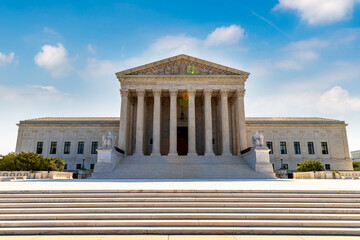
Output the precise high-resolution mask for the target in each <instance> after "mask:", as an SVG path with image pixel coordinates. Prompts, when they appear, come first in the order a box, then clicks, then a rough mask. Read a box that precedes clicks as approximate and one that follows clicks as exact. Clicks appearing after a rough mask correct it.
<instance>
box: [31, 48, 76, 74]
mask: <svg viewBox="0 0 360 240" xmlns="http://www.w3.org/2000/svg"><path fill="white" fill-rule="evenodd" d="M67 55H68V53H67V50H66V49H65V47H64V46H63V45H62V44H61V43H58V44H57V46H51V45H44V46H42V47H41V51H40V52H38V53H37V54H36V56H35V57H34V60H35V63H36V64H37V65H38V66H39V67H42V68H44V69H46V70H47V71H48V72H50V74H51V75H52V76H53V77H55V78H59V77H63V76H66V75H67V74H68V72H69V70H70V63H69V59H68V56H67Z"/></svg>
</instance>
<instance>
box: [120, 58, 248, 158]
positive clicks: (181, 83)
mask: <svg viewBox="0 0 360 240" xmlns="http://www.w3.org/2000/svg"><path fill="white" fill-rule="evenodd" d="M116 75H117V77H118V79H119V81H120V82H121V90H120V93H121V116H120V118H121V119H122V120H121V121H120V129H119V130H120V131H119V148H120V149H122V150H125V152H126V155H134V156H147V155H150V156H160V155H168V156H177V155H187V156H198V155H206V156H214V155H216V156H231V155H239V154H240V151H241V150H244V149H245V148H246V147H247V144H246V139H247V137H246V128H245V113H244V93H245V89H244V83H245V81H246V79H247V77H248V75H249V73H246V72H243V71H240V70H236V69H232V68H228V67H225V66H222V65H218V64H214V63H210V62H207V61H204V60H200V59H197V58H193V57H190V56H186V55H179V56H176V57H172V58H169V59H165V60H162V61H158V62H155V63H151V64H147V65H144V66H140V67H137V68H133V69H129V70H126V71H123V72H119V73H117V74H116ZM184 145H187V146H184Z"/></svg>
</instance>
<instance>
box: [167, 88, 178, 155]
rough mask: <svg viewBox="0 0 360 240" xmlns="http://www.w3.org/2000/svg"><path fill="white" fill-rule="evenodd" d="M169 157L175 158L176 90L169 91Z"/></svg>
mask: <svg viewBox="0 0 360 240" xmlns="http://www.w3.org/2000/svg"><path fill="white" fill-rule="evenodd" d="M169 93H170V134H169V141H170V142H169V146H170V147H169V156H177V155H178V152H177V95H178V90H177V89H170V90H169Z"/></svg>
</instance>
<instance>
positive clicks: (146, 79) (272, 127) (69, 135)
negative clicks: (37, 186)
mask: <svg viewBox="0 0 360 240" xmlns="http://www.w3.org/2000/svg"><path fill="white" fill-rule="evenodd" d="M116 75H117V77H118V79H119V81H120V83H121V89H120V92H121V121H120V123H119V119H118V118H117V119H116V118H44V119H32V120H26V121H21V122H20V123H19V124H18V125H19V134H18V142H17V147H16V151H17V152H20V151H36V145H37V142H39V141H43V142H44V146H43V148H44V153H43V154H44V155H45V156H50V155H49V148H50V142H54V141H57V142H58V149H59V151H58V152H59V153H58V154H56V155H57V156H59V157H63V158H64V159H65V160H66V161H67V163H68V169H72V168H73V167H74V164H78V163H81V162H80V161H79V160H82V159H83V158H85V159H86V164H90V163H91V164H94V163H96V154H91V153H90V147H91V146H90V145H91V142H93V141H98V142H99V144H100V143H101V136H102V135H103V134H105V133H106V132H107V131H111V132H112V133H113V134H116V136H118V144H117V147H118V148H120V149H122V150H124V151H125V153H126V154H125V156H129V157H132V158H134V157H135V158H142V159H145V160H144V161H145V163H146V161H147V160H146V157H147V156H149V159H150V157H152V158H151V159H153V160H152V161H156V157H157V156H158V157H160V156H167V159H169V157H170V159H171V157H173V159H176V157H179V155H180V156H185V157H186V156H188V157H193V158H194V157H195V158H194V159H196V157H197V156H199V157H200V156H205V157H209V158H214V156H215V158H216V157H217V158H218V159H220V161H221V159H222V158H224V159H225V158H226V157H236V156H238V157H239V158H241V151H243V150H245V149H247V148H248V147H251V146H252V144H251V136H252V135H253V134H255V132H256V131H259V132H261V133H262V134H263V135H264V137H265V142H266V143H267V142H271V143H272V146H273V151H272V153H271V154H270V160H271V163H272V164H273V165H274V167H275V169H277V168H279V167H280V159H283V162H284V164H287V166H288V167H289V169H290V170H294V169H295V168H296V166H297V164H299V163H300V162H301V161H303V160H306V159H308V158H311V159H318V160H320V161H321V162H323V163H324V164H329V165H328V167H330V168H331V170H351V169H352V165H351V159H350V156H349V150H348V143H347V136H346V124H345V123H344V122H343V121H338V120H330V119H322V118H245V109H244V95H245V81H246V79H247V78H248V76H249V73H246V72H243V71H240V70H237V69H232V68H228V67H225V66H222V65H218V64H214V63H211V62H208V61H204V60H201V59H197V58H193V57H190V56H186V55H179V56H176V57H172V58H169V59H164V60H161V61H158V62H154V63H150V64H146V65H143V66H140V67H136V68H132V69H129V70H126V71H122V72H119V73H117V74H116ZM65 141H71V142H73V143H72V144H71V147H72V148H73V149H71V151H70V152H71V153H70V154H62V153H61V152H62V151H63V147H64V146H63V144H64V142H65ZM79 141H83V142H85V152H84V154H83V156H78V154H76V149H75V148H76V146H77V145H76V144H77V142H79ZM280 142H285V143H286V148H287V151H286V153H285V154H284V153H281V152H280ZM309 142H310V143H312V144H313V150H314V151H313V154H312V153H311V154H309V149H308V143H309ZM324 143H326V148H327V152H326V153H324V152H323V149H322V148H323V146H322V145H324ZM294 144H296V145H297V146H296V147H297V149H296V150H295V146H294ZM299 149H300V150H299ZM296 151H297V152H296ZM144 157H145V158H144ZM129 159H130V158H129ZM154 159H155V160H154ZM159 159H160V158H159ZM204 161H206V159H205V160H204ZM216 161H217V160H216ZM125 162H126V161H125Z"/></svg>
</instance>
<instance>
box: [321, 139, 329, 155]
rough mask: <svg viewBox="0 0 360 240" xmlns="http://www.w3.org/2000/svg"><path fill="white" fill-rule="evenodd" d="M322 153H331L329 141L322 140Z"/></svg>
mask: <svg viewBox="0 0 360 240" xmlns="http://www.w3.org/2000/svg"><path fill="white" fill-rule="evenodd" d="M321 150H322V154H329V150H328V146H327V142H321Z"/></svg>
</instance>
